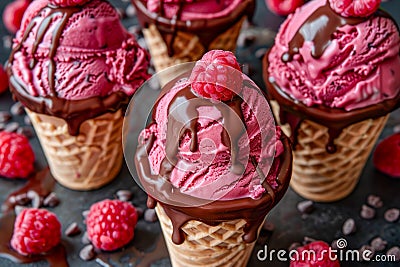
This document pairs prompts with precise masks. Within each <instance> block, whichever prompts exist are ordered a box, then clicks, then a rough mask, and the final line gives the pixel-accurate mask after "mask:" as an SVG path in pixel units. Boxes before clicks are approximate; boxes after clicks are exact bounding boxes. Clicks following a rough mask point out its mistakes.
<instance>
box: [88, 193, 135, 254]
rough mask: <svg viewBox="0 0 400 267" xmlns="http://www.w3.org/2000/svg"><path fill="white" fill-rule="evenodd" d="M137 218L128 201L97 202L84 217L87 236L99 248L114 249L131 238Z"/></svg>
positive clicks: (133, 208) (107, 200)
mask: <svg viewBox="0 0 400 267" xmlns="http://www.w3.org/2000/svg"><path fill="white" fill-rule="evenodd" d="M137 219H138V218H137V213H136V209H135V207H134V206H132V204H130V203H129V202H124V201H120V200H109V199H106V200H103V201H101V202H97V203H95V204H93V205H92V206H91V207H90V211H89V214H88V216H87V217H86V226H87V233H88V237H89V239H90V241H92V244H93V245H94V246H95V247H97V248H99V249H102V250H106V251H112V250H116V249H118V248H121V247H122V246H124V245H126V244H127V243H128V242H129V241H131V240H132V238H133V233H134V229H135V226H136V223H137Z"/></svg>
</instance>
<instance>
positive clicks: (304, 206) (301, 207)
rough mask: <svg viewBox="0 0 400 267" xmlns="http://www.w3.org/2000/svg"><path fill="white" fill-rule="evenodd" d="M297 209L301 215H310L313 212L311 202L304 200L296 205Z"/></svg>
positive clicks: (312, 203)
mask: <svg viewBox="0 0 400 267" xmlns="http://www.w3.org/2000/svg"><path fill="white" fill-rule="evenodd" d="M297 209H298V211H300V212H301V213H303V214H310V213H311V212H312V211H313V210H314V202H312V201H311V200H304V201H300V202H299V203H297Z"/></svg>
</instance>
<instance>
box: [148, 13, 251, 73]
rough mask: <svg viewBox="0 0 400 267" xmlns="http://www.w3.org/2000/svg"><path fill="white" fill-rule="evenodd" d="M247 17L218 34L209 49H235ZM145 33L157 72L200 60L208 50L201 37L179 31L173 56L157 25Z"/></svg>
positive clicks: (152, 25)
mask: <svg viewBox="0 0 400 267" xmlns="http://www.w3.org/2000/svg"><path fill="white" fill-rule="evenodd" d="M245 18H246V16H243V17H242V18H241V19H240V20H239V21H238V22H236V23H235V24H234V25H233V26H232V27H231V28H229V29H228V30H226V31H225V32H223V33H221V34H220V35H219V36H217V37H216V38H215V39H214V40H213V41H212V42H211V44H210V46H209V47H208V50H213V49H222V50H228V51H234V50H235V49H236V41H237V38H238V36H239V33H240V29H241V27H242V23H243V21H244V20H245ZM205 30H206V29H205ZM143 35H144V37H145V40H146V43H147V46H148V48H149V51H150V54H151V59H152V61H153V64H154V67H155V69H156V71H157V72H159V71H161V70H163V69H166V68H168V67H170V66H173V65H176V64H179V63H185V62H191V61H196V60H199V59H200V58H201V57H202V56H203V55H204V54H205V53H206V52H207V48H205V47H204V46H203V44H202V43H201V42H200V39H199V37H198V36H197V35H195V34H192V33H189V32H183V31H177V33H176V36H175V39H174V43H173V49H174V52H175V54H174V55H173V56H172V57H170V56H169V55H168V48H167V45H166V44H165V42H164V39H163V38H162V36H161V33H160V32H159V31H158V29H157V27H156V25H154V24H151V25H149V27H148V28H145V29H143Z"/></svg>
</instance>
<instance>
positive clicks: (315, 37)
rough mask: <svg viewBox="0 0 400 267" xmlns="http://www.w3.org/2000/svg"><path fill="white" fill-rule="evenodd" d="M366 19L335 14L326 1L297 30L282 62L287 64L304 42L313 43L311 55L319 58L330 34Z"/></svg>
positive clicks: (327, 44) (328, 40) (328, 41)
mask: <svg viewBox="0 0 400 267" xmlns="http://www.w3.org/2000/svg"><path fill="white" fill-rule="evenodd" d="M365 20H366V18H345V17H342V16H340V15H339V14H337V13H336V12H335V11H334V10H333V9H332V8H331V7H330V4H329V1H326V4H325V5H324V6H321V7H319V8H318V9H317V10H315V11H314V13H313V14H311V16H309V17H308V18H307V19H306V20H305V21H304V23H303V25H302V26H300V28H299V30H298V31H297V32H296V34H295V35H294V37H293V39H292V40H291V41H290V42H289V51H288V52H287V53H285V54H283V55H282V61H284V62H287V61H291V60H292V59H293V56H294V55H295V54H297V53H298V52H299V49H300V48H301V47H303V44H304V42H313V44H314V46H313V49H312V52H311V55H312V56H313V57H314V58H320V57H321V56H322V54H323V53H324V51H325V49H326V48H327V47H328V46H329V44H330V43H331V38H332V34H333V33H334V32H335V31H336V30H337V29H338V28H340V27H342V26H344V25H356V24H358V23H360V22H363V21H365Z"/></svg>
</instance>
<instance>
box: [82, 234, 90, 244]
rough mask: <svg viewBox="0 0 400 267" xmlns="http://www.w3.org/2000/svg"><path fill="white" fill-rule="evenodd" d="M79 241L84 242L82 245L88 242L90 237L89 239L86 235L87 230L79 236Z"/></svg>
mask: <svg viewBox="0 0 400 267" xmlns="http://www.w3.org/2000/svg"><path fill="white" fill-rule="evenodd" d="M81 242H82V244H84V245H88V244H90V239H89V237H88V233H87V232H84V233H83V235H82V238H81Z"/></svg>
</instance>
